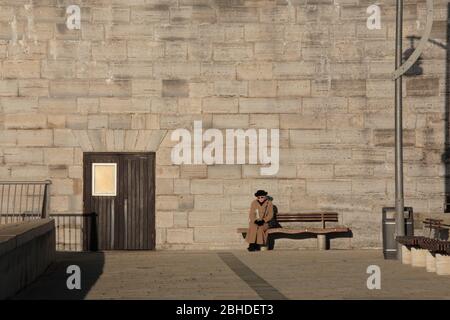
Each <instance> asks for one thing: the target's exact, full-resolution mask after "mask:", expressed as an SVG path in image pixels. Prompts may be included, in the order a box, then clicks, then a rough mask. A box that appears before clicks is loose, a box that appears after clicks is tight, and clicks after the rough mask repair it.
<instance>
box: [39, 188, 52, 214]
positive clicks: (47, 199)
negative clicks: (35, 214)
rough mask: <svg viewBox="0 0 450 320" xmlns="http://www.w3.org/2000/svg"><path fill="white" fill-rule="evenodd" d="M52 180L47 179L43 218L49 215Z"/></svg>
mask: <svg viewBox="0 0 450 320" xmlns="http://www.w3.org/2000/svg"><path fill="white" fill-rule="evenodd" d="M51 184H52V182H51V181H50V180H46V181H45V189H44V190H45V191H44V192H45V194H44V203H43V204H42V216H41V218H42V219H45V218H48V217H49V215H50V214H49V212H50V185H51Z"/></svg>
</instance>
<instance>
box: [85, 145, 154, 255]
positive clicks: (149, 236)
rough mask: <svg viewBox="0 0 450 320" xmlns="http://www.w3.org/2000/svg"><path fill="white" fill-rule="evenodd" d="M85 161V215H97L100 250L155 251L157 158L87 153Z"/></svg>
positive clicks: (134, 154) (148, 154) (140, 154)
mask: <svg viewBox="0 0 450 320" xmlns="http://www.w3.org/2000/svg"><path fill="white" fill-rule="evenodd" d="M83 161H84V165H83V167H84V172H83V176H84V183H83V185H84V187H83V203H84V204H83V206H84V212H85V213H92V212H95V213H96V214H97V226H96V229H97V236H98V239H97V245H98V248H99V249H100V250H153V249H154V248H155V154H154V153H109V152H108V153H106V152H86V153H84V156H83ZM113 172H114V174H113ZM102 175H103V176H102ZM111 175H114V178H113V179H111ZM100 178H101V179H100ZM96 179H97V180H96ZM105 190H106V191H105ZM112 190H114V191H115V192H112ZM99 191H101V192H99ZM102 192H103V193H102Z"/></svg>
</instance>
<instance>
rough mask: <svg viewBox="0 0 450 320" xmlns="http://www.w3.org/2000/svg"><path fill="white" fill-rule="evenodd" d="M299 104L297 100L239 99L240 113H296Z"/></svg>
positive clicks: (298, 109)
mask: <svg viewBox="0 0 450 320" xmlns="http://www.w3.org/2000/svg"><path fill="white" fill-rule="evenodd" d="M300 107H301V103H300V101H298V100H297V99H275V98H240V99H239V112H240V113H298V112H299V111H300Z"/></svg>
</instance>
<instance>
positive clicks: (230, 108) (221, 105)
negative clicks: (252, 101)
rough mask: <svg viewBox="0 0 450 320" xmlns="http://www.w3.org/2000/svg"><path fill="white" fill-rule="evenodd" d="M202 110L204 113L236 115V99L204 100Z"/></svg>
mask: <svg viewBox="0 0 450 320" xmlns="http://www.w3.org/2000/svg"><path fill="white" fill-rule="evenodd" d="M202 110H203V112H204V113H237V112H238V99H236V98H219V97H212V98H205V99H203V104H202Z"/></svg>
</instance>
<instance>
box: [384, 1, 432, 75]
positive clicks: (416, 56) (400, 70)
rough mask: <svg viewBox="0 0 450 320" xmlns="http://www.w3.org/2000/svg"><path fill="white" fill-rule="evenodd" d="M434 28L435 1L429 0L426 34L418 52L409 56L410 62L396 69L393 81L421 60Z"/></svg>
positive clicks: (421, 40) (407, 61)
mask: <svg viewBox="0 0 450 320" xmlns="http://www.w3.org/2000/svg"><path fill="white" fill-rule="evenodd" d="M432 26H433V0H427V23H426V25H425V32H424V34H423V35H422V38H420V41H419V44H418V45H417V48H416V50H414V52H413V53H412V54H411V55H410V56H409V58H408V60H406V61H405V63H403V64H402V65H401V66H400V67H399V68H398V69H396V70H395V71H394V72H393V73H392V80H395V79H397V78H398V77H400V76H401V75H402V74H404V73H405V72H406V71H408V70H409V68H411V66H412V65H413V64H414V63H415V62H416V61H417V59H419V57H420V55H421V54H422V51H423V49H425V45H426V44H427V42H428V39H429V38H430V34H431V27H432Z"/></svg>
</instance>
